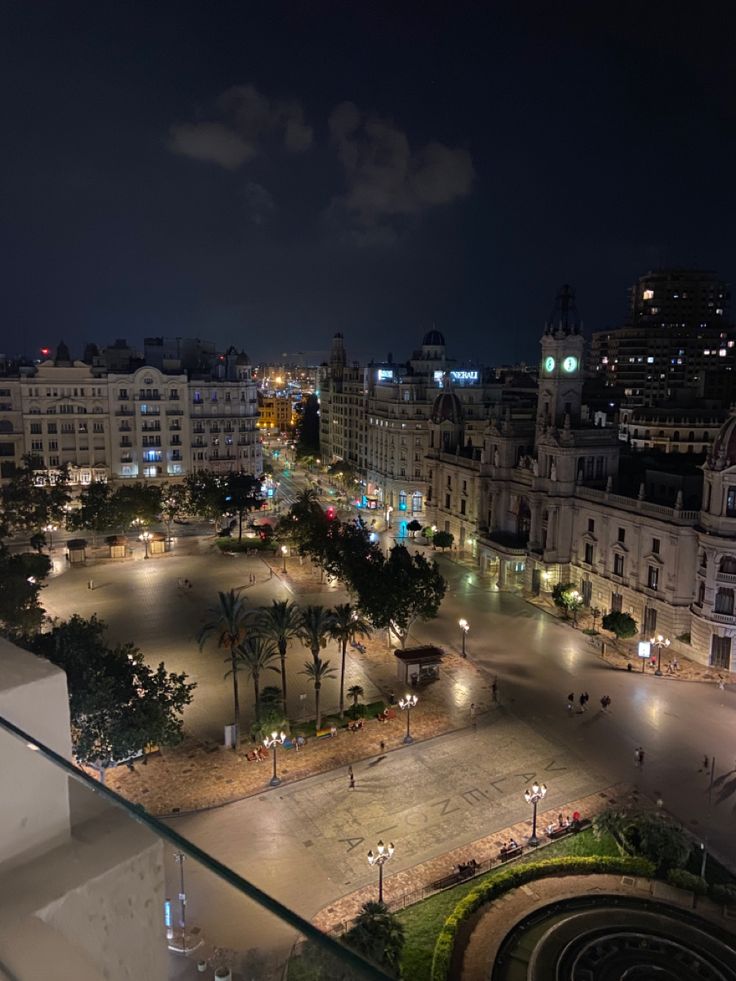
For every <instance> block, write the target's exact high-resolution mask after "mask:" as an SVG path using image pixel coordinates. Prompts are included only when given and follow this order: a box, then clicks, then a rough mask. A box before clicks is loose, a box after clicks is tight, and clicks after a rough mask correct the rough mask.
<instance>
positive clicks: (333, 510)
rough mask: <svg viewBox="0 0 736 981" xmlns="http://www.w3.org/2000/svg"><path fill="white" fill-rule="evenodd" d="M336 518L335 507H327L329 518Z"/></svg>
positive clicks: (330, 519) (331, 519)
mask: <svg viewBox="0 0 736 981" xmlns="http://www.w3.org/2000/svg"><path fill="white" fill-rule="evenodd" d="M334 519H335V509H334V508H327V520H328V521H334Z"/></svg>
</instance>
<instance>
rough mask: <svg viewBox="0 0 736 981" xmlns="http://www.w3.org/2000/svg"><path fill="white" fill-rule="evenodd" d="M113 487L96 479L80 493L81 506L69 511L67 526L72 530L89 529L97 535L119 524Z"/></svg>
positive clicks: (93, 534)
mask: <svg viewBox="0 0 736 981" xmlns="http://www.w3.org/2000/svg"><path fill="white" fill-rule="evenodd" d="M113 496H114V495H113V490H112V487H111V486H110V485H109V484H108V483H107V482H106V481H102V480H94V481H92V483H91V484H88V485H87V486H86V487H84V488H83V489H82V491H81V492H80V494H79V498H78V502H79V507H78V508H76V509H75V510H74V511H70V512H69V516H68V518H67V527H68V528H69V530H70V531H82V530H89V531H91V532H92V536H93V540H94V538H95V536H96V535H97V534H99V533H102V532H103V531H107V530H108V529H110V528H114V527H116V526H117V525H118V523H119V522H118V515H117V512H116V509H115V505H114V503H113Z"/></svg>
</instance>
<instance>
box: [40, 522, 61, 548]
mask: <svg viewBox="0 0 736 981" xmlns="http://www.w3.org/2000/svg"><path fill="white" fill-rule="evenodd" d="M58 527H59V526H58V525H44V528H43V530H44V531H46V532H48V535H49V549H52V548H53V547H54V535H53V533H54V532H55V531H56V530H57V529H58Z"/></svg>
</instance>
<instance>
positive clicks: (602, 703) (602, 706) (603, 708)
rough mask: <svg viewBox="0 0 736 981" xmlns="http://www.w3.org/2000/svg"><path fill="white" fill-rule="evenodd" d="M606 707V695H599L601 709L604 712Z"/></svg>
mask: <svg viewBox="0 0 736 981" xmlns="http://www.w3.org/2000/svg"><path fill="white" fill-rule="evenodd" d="M607 708H608V703H607V701H606V696H605V695H601V709H602V710H603V711H604V712H605V711H606V709H607Z"/></svg>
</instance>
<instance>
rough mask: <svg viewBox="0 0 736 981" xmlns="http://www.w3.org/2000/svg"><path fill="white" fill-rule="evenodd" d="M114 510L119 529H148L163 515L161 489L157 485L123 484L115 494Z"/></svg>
mask: <svg viewBox="0 0 736 981" xmlns="http://www.w3.org/2000/svg"><path fill="white" fill-rule="evenodd" d="M112 509H113V516H114V517H113V520H114V522H115V524H116V525H117V527H119V528H121V529H124V530H127V529H128V528H131V527H132V526H133V525H138V526H140V527H143V528H145V527H148V525H152V524H153V523H154V522H155V521H157V519H158V516H159V514H160V513H161V488H160V487H157V486H156V485H155V484H141V483H134V484H123V485H122V487H118V489H117V490H116V491H114V493H113V496H112Z"/></svg>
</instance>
